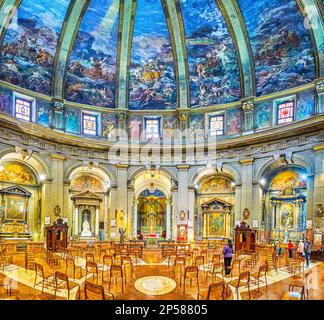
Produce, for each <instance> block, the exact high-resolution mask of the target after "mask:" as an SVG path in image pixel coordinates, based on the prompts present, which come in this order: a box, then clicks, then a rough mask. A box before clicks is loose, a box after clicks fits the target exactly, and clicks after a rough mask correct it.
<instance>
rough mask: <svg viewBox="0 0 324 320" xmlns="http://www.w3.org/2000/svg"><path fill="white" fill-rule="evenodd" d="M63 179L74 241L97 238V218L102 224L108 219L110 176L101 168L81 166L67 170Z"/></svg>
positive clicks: (98, 223) (98, 227) (98, 226)
mask: <svg viewBox="0 0 324 320" xmlns="http://www.w3.org/2000/svg"><path fill="white" fill-rule="evenodd" d="M66 176H67V178H68V181H69V186H68V193H69V198H70V199H71V200H70V201H71V203H70V205H71V210H72V221H73V236H74V238H77V239H90V238H98V237H99V232H100V217H101V221H102V220H103V221H105V219H106V218H107V216H108V201H109V200H108V199H109V190H110V186H111V180H110V176H109V175H108V174H107V172H106V170H103V169H102V168H101V167H92V168H91V169H89V168H88V167H84V166H74V167H73V168H70V169H69V170H68V174H66ZM104 228H105V227H104Z"/></svg>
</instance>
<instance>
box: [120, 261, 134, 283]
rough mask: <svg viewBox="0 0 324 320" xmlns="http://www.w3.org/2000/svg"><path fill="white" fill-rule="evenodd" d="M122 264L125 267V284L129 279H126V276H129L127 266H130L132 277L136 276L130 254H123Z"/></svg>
mask: <svg viewBox="0 0 324 320" xmlns="http://www.w3.org/2000/svg"><path fill="white" fill-rule="evenodd" d="M121 265H122V266H123V268H124V273H125V284H126V283H127V280H126V276H127V272H126V268H127V266H129V267H130V273H131V277H134V268H133V262H132V258H131V257H130V256H122V257H121Z"/></svg>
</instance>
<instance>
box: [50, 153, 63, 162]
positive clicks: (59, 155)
mask: <svg viewBox="0 0 324 320" xmlns="http://www.w3.org/2000/svg"><path fill="white" fill-rule="evenodd" d="M51 158H52V159H55V160H62V161H63V160H65V159H66V157H65V156H64V155H62V154H56V153H53V154H52V155H51Z"/></svg>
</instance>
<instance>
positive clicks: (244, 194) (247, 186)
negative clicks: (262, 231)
mask: <svg viewBox="0 0 324 320" xmlns="http://www.w3.org/2000/svg"><path fill="white" fill-rule="evenodd" d="M240 163H241V172H242V181H244V183H243V184H242V190H241V211H240V214H241V217H242V219H243V216H242V213H243V210H244V209H245V208H248V209H249V211H250V213H251V211H252V208H253V201H254V199H252V196H253V192H252V191H253V185H252V176H253V158H249V159H243V160H240ZM245 221H246V222H247V224H249V225H250V226H252V223H251V222H252V219H251V214H250V217H249V218H248V219H246V220H245Z"/></svg>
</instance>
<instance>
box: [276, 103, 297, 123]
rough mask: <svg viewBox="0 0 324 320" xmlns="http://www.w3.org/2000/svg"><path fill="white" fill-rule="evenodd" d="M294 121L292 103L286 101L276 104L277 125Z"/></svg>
mask: <svg viewBox="0 0 324 320" xmlns="http://www.w3.org/2000/svg"><path fill="white" fill-rule="evenodd" d="M293 121H294V101H287V102H283V103H280V104H278V124H285V123H290V122H293Z"/></svg>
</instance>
